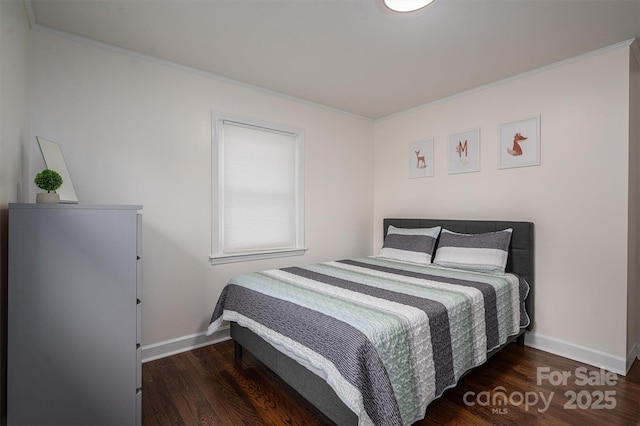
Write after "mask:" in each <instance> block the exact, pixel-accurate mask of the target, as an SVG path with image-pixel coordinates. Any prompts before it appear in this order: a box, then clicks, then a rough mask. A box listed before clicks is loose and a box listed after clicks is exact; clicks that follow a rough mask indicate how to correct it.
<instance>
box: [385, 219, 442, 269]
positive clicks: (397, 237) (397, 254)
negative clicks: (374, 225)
mask: <svg viewBox="0 0 640 426" xmlns="http://www.w3.org/2000/svg"><path fill="white" fill-rule="evenodd" d="M440 229H441V228H440V227H439V226H436V227H434V228H396V227H395V226H393V225H389V228H388V230H387V236H386V237H385V239H384V244H383V246H382V249H381V250H380V257H385V258H387V259H394V260H403V261H405V262H414V263H422V264H425V265H428V264H430V263H431V256H433V250H434V248H435V245H436V239H437V238H438V234H439V233H440Z"/></svg>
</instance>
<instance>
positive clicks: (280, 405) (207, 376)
mask: <svg viewBox="0 0 640 426" xmlns="http://www.w3.org/2000/svg"><path fill="white" fill-rule="evenodd" d="M567 374H570V376H568V377H566V379H565V380H563V379H562V376H563V375H564V376H567ZM142 377H143V392H142V404H143V407H142V423H143V425H145V426H160V425H172V426H173V425H329V424H332V423H331V422H330V421H329V420H328V419H327V418H326V417H325V416H324V415H322V413H320V412H319V411H317V410H316V409H315V408H314V407H313V406H312V405H311V404H309V403H308V402H306V401H305V400H303V399H302V398H301V397H300V396H298V395H297V394H296V393H295V391H293V390H292V389H291V388H289V387H288V385H287V384H285V383H284V382H282V381H281V380H280V379H278V378H277V377H276V376H275V375H274V374H273V373H272V372H271V371H270V370H268V369H267V368H266V367H264V366H263V365H262V364H261V363H260V362H259V361H257V360H256V359H255V358H254V357H253V356H252V355H251V354H250V353H249V352H248V351H246V350H245V351H244V353H243V358H242V359H241V360H235V359H234V356H233V342H232V341H226V342H223V343H219V344H216V345H212V346H207V347H204V348H200V349H196V350H192V351H189V352H185V353H181V354H178V355H173V356H170V357H167V358H163V359H160V360H157V361H151V362H147V363H145V364H144V365H143V367H142ZM538 379H540V380H538ZM539 381H540V383H539V384H538V382H539ZM501 396H503V397H501ZM527 401H528V403H527ZM501 402H503V404H502V405H501ZM489 424H497V425H507V424H517V425H529V424H531V425H533V424H544V425H640V361H638V360H636V362H635V363H634V365H633V367H632V368H631V371H630V372H629V374H628V375H627V376H626V377H625V376H616V375H613V374H612V373H608V374H607V373H603V374H601V372H600V370H598V369H596V368H594V367H590V366H587V365H584V364H580V363H578V362H575V361H572V360H568V359H566V358H562V357H558V356H555V355H552V354H549V353H546V352H543V351H539V350H536V349H532V348H529V347H520V346H517V345H515V344H511V345H509V346H508V347H506V348H505V349H504V350H503V351H501V352H500V353H498V354H497V355H496V356H494V357H493V358H492V359H490V360H489V361H488V362H487V363H486V364H485V365H484V366H482V367H480V368H478V369H476V370H474V371H472V372H471V373H470V374H469V375H468V376H467V377H466V380H465V383H464V385H463V387H461V386H458V387H456V388H453V389H450V390H448V391H446V392H445V394H444V395H443V396H442V397H441V398H440V399H438V400H436V401H434V402H433V403H431V405H429V407H428V408H427V416H426V418H425V419H424V420H422V421H420V422H418V423H416V425H489Z"/></svg>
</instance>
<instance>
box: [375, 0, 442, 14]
mask: <svg viewBox="0 0 640 426" xmlns="http://www.w3.org/2000/svg"><path fill="white" fill-rule="evenodd" d="M432 1H433V0H384V5H385V6H387V7H388V8H389V9H391V10H393V11H395V12H413V11H414V10H418V9H422V8H423V7H425V6H426V5H428V4H429V3H431V2H432Z"/></svg>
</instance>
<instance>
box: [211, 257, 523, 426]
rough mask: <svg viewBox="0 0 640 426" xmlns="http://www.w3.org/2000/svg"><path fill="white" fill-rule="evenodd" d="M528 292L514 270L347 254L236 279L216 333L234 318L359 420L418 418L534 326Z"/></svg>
mask: <svg viewBox="0 0 640 426" xmlns="http://www.w3.org/2000/svg"><path fill="white" fill-rule="evenodd" d="M527 293H528V285H527V284H526V282H525V281H524V280H523V279H520V278H519V277H517V276H516V275H512V274H504V275H502V274H501V275H491V274H484V273H477V272H469V271H462V270H456V269H448V268H443V267H438V266H434V265H430V266H421V265H414V264H408V263H403V262H397V261H392V260H388V259H383V258H378V257H367V258H360V259H350V260H340V261H335V262H327V263H320V264H315V265H308V266H304V267H291V268H284V269H278V270H269V271H262V272H257V273H252V274H246V275H241V276H238V277H236V278H233V279H232V280H230V281H229V283H228V284H227V286H226V287H225V288H224V290H223V292H222V294H221V296H220V299H219V300H218V303H217V305H216V307H215V310H214V312H213V315H212V318H211V323H210V325H209V328H208V334H212V333H214V332H215V331H216V330H217V329H218V328H219V327H220V325H221V323H222V321H223V320H227V321H235V322H237V323H238V324H239V325H241V326H244V327H247V328H249V329H250V330H252V331H253V332H254V333H256V334H257V335H259V336H260V337H262V338H263V339H264V340H266V341H268V342H270V343H271V344H272V345H274V346H275V347H277V348H280V349H281V350H282V348H284V349H285V351H286V352H288V353H289V354H292V355H294V357H296V358H298V359H299V360H304V362H305V363H308V364H309V365H311V366H312V367H313V368H314V369H315V370H316V371H319V372H321V373H322V375H323V376H324V378H325V380H326V381H327V382H328V383H329V385H330V386H331V387H332V388H333V389H334V390H335V392H336V394H337V395H338V396H339V397H340V398H341V399H342V401H343V402H344V403H345V404H346V405H347V406H348V407H349V408H351V409H352V410H353V411H354V412H355V413H356V414H357V415H358V418H359V424H361V425H368V424H375V425H409V424H412V423H414V422H415V421H417V420H420V419H422V418H423V417H424V415H425V410H426V407H427V405H428V404H429V403H430V402H431V401H433V400H434V399H435V398H437V397H439V396H440V395H441V394H442V393H443V392H444V391H445V390H446V389H447V388H449V387H452V386H455V385H456V383H457V381H458V379H459V378H460V377H461V376H462V374H463V373H464V372H466V371H467V370H469V369H470V368H472V367H475V366H477V365H479V364H482V363H483V362H484V361H485V360H486V354H487V352H488V351H490V350H492V349H494V348H495V347H497V346H499V345H501V344H503V343H505V342H506V341H507V338H508V337H509V336H511V335H514V334H517V333H518V332H519V330H520V327H524V326H527V325H528V317H527V315H526V313H525V312H524V304H523V301H524V299H525V297H526V295H527Z"/></svg>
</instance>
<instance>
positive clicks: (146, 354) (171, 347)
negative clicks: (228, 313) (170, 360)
mask: <svg viewBox="0 0 640 426" xmlns="http://www.w3.org/2000/svg"><path fill="white" fill-rule="evenodd" d="M230 338H231V337H230V336H229V325H226V326H223V327H220V329H219V330H218V331H216V332H215V333H213V334H212V335H211V336H207V335H206V332H204V331H203V332H202V333H197V334H191V335H189V336H182V337H178V338H177V339H171V340H165V341H164V342H159V343H154V344H152V345H147V346H143V347H142V362H143V363H144V362H148V361H153V360H156V359H160V358H164V357H167V356H170V355H175V354H179V353H181V352H186V351H190V350H192V349H196V348H201V347H202V346H207V345H212V344H214V343H218V342H223V341H225V340H229V339H230Z"/></svg>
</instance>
